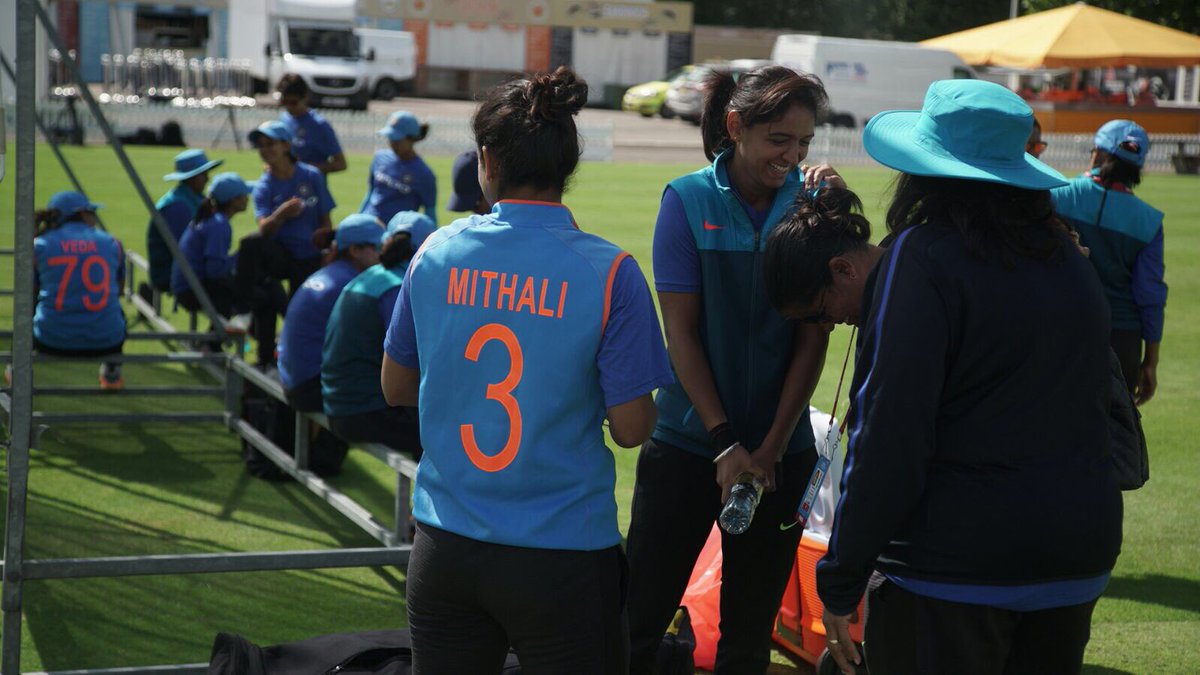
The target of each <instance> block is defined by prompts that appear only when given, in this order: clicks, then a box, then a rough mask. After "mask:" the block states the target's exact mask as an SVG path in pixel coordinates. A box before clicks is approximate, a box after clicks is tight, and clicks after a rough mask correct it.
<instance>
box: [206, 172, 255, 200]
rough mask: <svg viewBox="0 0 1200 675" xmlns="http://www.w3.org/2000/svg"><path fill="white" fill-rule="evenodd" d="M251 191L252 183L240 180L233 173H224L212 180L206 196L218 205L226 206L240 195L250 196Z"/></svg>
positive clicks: (240, 178)
mask: <svg viewBox="0 0 1200 675" xmlns="http://www.w3.org/2000/svg"><path fill="white" fill-rule="evenodd" d="M253 189H254V185H253V184H252V183H247V182H246V181H244V180H242V177H241V176H239V175H237V174H236V173H234V172H233V171H226V172H225V173H220V174H217V176H216V177H215V178H213V181H212V184H211V185H210V186H209V188H208V196H209V197H212V198H213V200H214V201H215V202H217V203H218V204H228V203H229V202H230V201H232V200H234V199H237V198H238V197H241V196H242V195H248V194H250V191H251V190H253Z"/></svg>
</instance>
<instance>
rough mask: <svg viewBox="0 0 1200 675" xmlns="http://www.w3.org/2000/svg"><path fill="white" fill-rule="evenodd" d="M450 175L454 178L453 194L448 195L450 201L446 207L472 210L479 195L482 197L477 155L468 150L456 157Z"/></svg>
mask: <svg viewBox="0 0 1200 675" xmlns="http://www.w3.org/2000/svg"><path fill="white" fill-rule="evenodd" d="M450 175H451V176H452V177H453V178H454V194H452V195H450V203H449V204H447V205H446V208H447V209H449V210H451V211H474V210H475V205H476V204H478V203H479V199H480V197H483V188H482V187H480V186H479V155H478V154H477V153H476V152H475V151H474V150H468V151H466V152H464V153H462V154H461V155H459V156H458V157H456V158H455V159H454V169H453V170H452V171H451V174H450Z"/></svg>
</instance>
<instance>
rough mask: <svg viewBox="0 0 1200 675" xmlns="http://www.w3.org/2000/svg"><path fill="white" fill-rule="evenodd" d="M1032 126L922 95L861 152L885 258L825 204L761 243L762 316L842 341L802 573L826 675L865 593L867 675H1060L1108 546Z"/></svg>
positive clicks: (958, 91)
mask: <svg viewBox="0 0 1200 675" xmlns="http://www.w3.org/2000/svg"><path fill="white" fill-rule="evenodd" d="M1032 120H1033V112H1032V110H1030V108H1029V106H1028V105H1027V104H1026V103H1025V102H1024V101H1022V100H1021V99H1020V97H1018V96H1017V95H1016V94H1014V93H1012V92H1011V91H1009V90H1007V89H1005V88H1004V87H1001V86H999V85H996V84H992V83H989V82H980V81H978V80H949V81H942V82H935V83H934V84H933V85H931V86H930V89H929V92H928V94H927V96H926V98H925V106H924V108H923V109H922V110H921V111H919V112H918V111H889V112H883V113H880V114H879V115H877V116H876V117H875V118H874V119H872V120H871V122H870V124H868V125H867V128H866V129H865V131H864V134H863V141H864V145H865V147H866V150H867V152H868V153H869V154H870V155H871V156H872V157H874V158H875V159H876V160H877V161H879V162H881V163H882V164H884V165H886V166H889V167H891V168H893V169H897V170H899V171H901V172H902V173H901V175H900V178H899V179H898V181H897V183H896V188H895V195H894V197H893V199H892V203H891V206H890V207H889V209H888V214H887V220H888V230H889V233H890V234H889V237H888V238H887V240H885V241H887V244H888V245H887V246H886V248H885V249H882V248H878V247H874V246H872V245H870V244H869V243H868V239H869V236H870V231H869V228H868V226H867V223H866V221H865V220H863V219H862V218H861V216H849V215H846V216H841V217H838V218H831V217H828V214H829V213H830V211H831V210H843V211H844V210H845V209H844V208H840V207H839V206H838V200H837V196H836V195H825V196H820V197H818V199H817V201H816V203H815V204H814V205H813V206H812V207H811V208H806V209H802V210H801V212H799V213H798V214H797V216H796V217H794V218H790V219H788V220H787V221H785V222H784V223H783V224H781V225H780V227H779V228H777V229H776V231H775V232H774V233H773V234H772V235H771V238H770V240H769V241H768V244H767V249H768V250H767V258H766V275H765V281H766V284H767V287H768V293H769V295H770V296H771V298H772V302H773V303H774V304H775V305H776V307H778V308H779V309H780V310H781V311H782V312H783V313H784V314H786V315H788V316H791V317H794V318H796V319H801V320H804V319H807V320H811V321H820V322H825V323H833V322H838V323H849V324H859V325H861V326H862V333H861V334H860V337H859V345H858V359H857V361H856V364H855V370H854V380H853V382H852V384H851V387H850V391H851V392H852V400H851V409H850V414H849V439H850V444H849V455H848V456H847V458H846V463H845V466H846V469H845V473H844V475H843V479H842V497H841V500H840V502H839V504H838V509H837V518H836V519H835V521H834V529H833V532H832V534H831V536H830V542H829V551H828V553H827V554H826V556H825V557H824V559H823V560H822V561H821V562H820V563H819V564H818V566H817V591H818V593H819V594H820V597H821V600H822V602H823V603H824V606H825V615H824V623H825V628H826V634H827V636H828V644H829V649H830V652H831V654H832V655H833V656H834V658H835V660H836V661H837V662H838V664H839V668H840V669H841V670H842V671H843V672H847V673H851V672H853V667H852V662H857V661H861V657H860V656H859V654H858V652H857V651H856V650H855V648H854V646H853V643H852V642H851V638H850V633H849V624H850V623H851V622H852V621H855V620H857V619H858V618H861V617H855V610H856V608H857V606H858V604H859V601H860V599H861V598H862V596H863V593H864V592H866V593H867V595H868V599H867V606H868V607H870V611H869V613H868V616H867V617H866V622H867V623H866V626H865V630H864V638H865V639H864V645H865V652H866V661H867V667H868V668H869V669H870V672H871V673H872V674H873V675H888V674H889V673H995V674H996V675H1000V674H1001V673H1032V672H1046V673H1051V672H1052V673H1078V672H1080V668H1081V664H1082V659H1083V652H1084V648H1085V646H1086V644H1087V641H1088V635H1089V627H1090V619H1091V614H1092V609H1093V608H1094V606H1095V603H1096V600H1097V598H1098V597H1099V596H1100V594H1101V592H1102V591H1103V590H1104V588H1105V585H1106V584H1107V583H1108V579H1109V575H1110V573H1111V570H1112V567H1113V565H1114V563H1115V561H1116V557H1117V553H1118V551H1119V547H1120V541H1121V509H1122V507H1121V497H1120V493H1119V491H1118V490H1117V486H1116V483H1115V481H1114V478H1113V472H1112V470H1111V467H1110V462H1111V459H1110V458H1109V456H1108V447H1107V444H1108V433H1107V429H1108V417H1107V416H1108V410H1109V403H1110V402H1109V394H1110V392H1111V389H1110V387H1109V384H1110V378H1111V376H1112V371H1111V369H1110V362H1109V358H1110V350H1109V347H1108V337H1107V335H1108V330H1107V328H1108V312H1107V308H1106V307H1105V302H1104V294H1103V290H1102V288H1101V285H1100V283H1099V282H1098V280H1097V279H1096V277H1095V274H1094V273H1093V272H1092V270H1091V269H1090V265H1089V263H1088V261H1087V260H1086V259H1085V258H1084V257H1083V256H1082V255H1081V253H1080V251H1079V250H1078V249H1077V248H1076V246H1075V245H1074V244H1073V243H1072V241H1071V239H1070V237H1069V233H1068V231H1067V228H1066V227H1065V225H1064V224H1063V223H1062V221H1060V220H1059V219H1058V217H1057V216H1056V215H1055V211H1054V206H1053V203H1052V201H1051V198H1050V193H1049V191H1048V190H1049V189H1051V188H1055V187H1056V186H1061V185H1064V184H1065V183H1066V181H1065V179H1063V178H1062V176H1061V175H1060V174H1058V172H1056V171H1054V170H1053V169H1051V168H1050V167H1048V166H1046V165H1044V164H1042V163H1041V162H1040V161H1038V160H1037V159H1035V158H1033V157H1032V156H1030V155H1027V154H1025V153H1024V152H1023V151H1022V148H1023V146H1024V143H1025V140H1026V139H1027V138H1028V136H1029V133H1030V128H1031V126H1032ZM1048 289H1053V290H1052V292H1051V291H1048ZM1032 522H1036V523H1037V527H1036V528H1030V527H1029V523H1032ZM1013 542H1020V543H1019V545H1014V544H1013Z"/></svg>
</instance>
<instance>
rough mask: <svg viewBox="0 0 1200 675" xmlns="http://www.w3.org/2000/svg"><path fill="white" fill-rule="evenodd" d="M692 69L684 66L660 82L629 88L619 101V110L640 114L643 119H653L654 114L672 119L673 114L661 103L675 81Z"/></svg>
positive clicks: (645, 83)
mask: <svg viewBox="0 0 1200 675" xmlns="http://www.w3.org/2000/svg"><path fill="white" fill-rule="evenodd" d="M692 68H693V66H684V67H682V68H680V69H679V70H676V71H675V72H673V73H671V74H669V75H667V76H666V78H664V79H662V80H655V81H653V82H644V83H642V84H636V85H634V86H632V87H630V88H629V89H627V90H626V91H625V96H624V97H622V99H621V110H627V111H630V112H636V113H640V114H641V115H643V116H644V117H653V116H654V115H655V114H658V115H662V116H663V117H666V118H670V117H674V114H672V113H671V111H670V110H668V109H667V108H665V107H664V106H663V101H665V100H666V99H667V89H669V88H670V87H671V85H672V84H673V83H674V81H675V80H676V79H678V78H680V77H682V76H684V75H686V74H687V73H688V72H689V71H691V70H692Z"/></svg>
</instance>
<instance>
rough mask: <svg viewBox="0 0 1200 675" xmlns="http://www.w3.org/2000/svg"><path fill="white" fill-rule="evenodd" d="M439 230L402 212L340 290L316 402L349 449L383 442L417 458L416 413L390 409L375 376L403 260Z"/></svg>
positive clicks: (426, 220) (403, 268)
mask: <svg viewBox="0 0 1200 675" xmlns="http://www.w3.org/2000/svg"><path fill="white" fill-rule="evenodd" d="M436 229H437V226H436V225H434V224H433V221H432V220H430V219H429V217H428V216H426V215H424V214H421V213H416V212H415V211H401V212H400V213H397V214H396V215H394V216H392V219H391V221H389V222H388V226H387V231H386V232H385V233H384V235H383V250H382V251H380V253H379V264H378V265H375V266H373V267H369V268H367V269H366V270H363V272H362V274H359V275H358V276H357V277H355V278H354V279H353V280H352V281H351V282H350V283H349V284H347V285H346V288H345V289H343V290H342V294H341V296H339V297H338V300H337V303H335V304H334V306H333V312H332V313H331V314H330V316H329V325H328V327H327V328H326V329H325V346H324V348H323V349H322V352H321V399H322V401H323V402H324V405H325V414H326V415H327V416H328V417H329V428H330V430H331V431H333V433H335V434H337V435H338V436H341V437H342V438H343V439H344V440H346V441H349V442H351V443H383V444H384V445H388V446H391V447H393V448H395V449H397V450H404V451H406V452H411V453H412V454H413V456H414V457H416V458H417V459H420V457H421V436H420V433H419V431H418V428H417V410H416V408H415V407H392V406H389V405H388V403H387V401H386V400H384V398H383V390H382V389H381V388H380V385H379V370H380V368H381V367H382V366H383V340H384V336H385V335H386V333H387V327H388V323H390V322H391V319H392V311H393V310H394V309H395V306H396V297H397V296H398V295H399V294H400V285H401V284H402V283H403V282H404V272H405V271H406V270H407V269H408V261H409V260H411V259H412V257H413V254H414V253H416V252H417V249H419V248H420V247H421V244H422V243H424V242H425V238H426V237H428V236H429V235H431V234H433V231H434V230H436Z"/></svg>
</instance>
